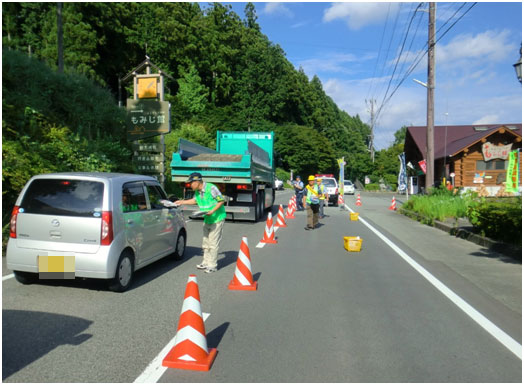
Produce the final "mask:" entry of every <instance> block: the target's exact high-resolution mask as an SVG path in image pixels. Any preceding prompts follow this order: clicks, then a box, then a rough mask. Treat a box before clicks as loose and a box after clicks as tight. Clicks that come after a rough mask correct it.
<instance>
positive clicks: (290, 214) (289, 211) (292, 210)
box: [286, 200, 295, 219]
mask: <svg viewBox="0 0 524 385" xmlns="http://www.w3.org/2000/svg"><path fill="white" fill-rule="evenodd" d="M286 219H295V207H294V206H293V201H292V200H290V201H289V203H288V205H287V211H286Z"/></svg>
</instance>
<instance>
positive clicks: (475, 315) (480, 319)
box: [345, 205, 522, 360]
mask: <svg viewBox="0 0 524 385" xmlns="http://www.w3.org/2000/svg"><path fill="white" fill-rule="evenodd" d="M345 206H346V208H347V209H348V210H349V211H351V212H352V213H353V212H354V211H353V210H351V208H349V207H348V206H347V205H345ZM358 220H359V221H361V222H362V223H363V224H364V225H366V226H367V227H368V228H369V229H370V230H371V231H373V232H374V233H375V234H376V235H377V236H378V237H379V238H380V239H382V240H383V241H384V242H385V243H386V244H387V245H388V246H389V247H391V248H392V249H393V250H394V251H395V252H396V253H397V254H398V255H400V257H402V258H403V259H404V260H405V261H406V262H407V263H409V264H410V265H411V267H413V268H414V269H415V270H416V271H417V272H418V273H419V274H420V275H422V276H423V277H424V278H426V279H427V280H428V281H429V282H430V283H431V284H432V285H433V286H435V288H437V289H438V290H439V291H440V292H441V293H442V294H444V295H445V296H446V297H447V298H448V299H449V300H450V301H451V302H453V303H454V304H455V305H457V306H458V307H459V308H460V309H461V310H462V311H463V312H464V313H466V314H467V315H468V316H469V317H470V318H471V319H472V320H473V321H475V322H476V323H477V324H479V325H480V326H481V327H482V328H483V329H484V330H486V331H487V332H488V333H489V334H491V335H492V336H493V337H495V338H496V339H497V340H498V341H499V342H500V343H501V344H502V345H504V346H505V347H506V348H507V349H508V350H509V351H510V352H512V353H513V354H515V355H516V356H517V357H518V358H520V359H521V360H522V345H521V344H519V343H518V342H517V341H515V340H514V339H513V338H511V337H510V336H509V335H508V334H506V333H505V332H504V331H503V330H502V329H500V328H499V327H498V326H497V325H495V324H494V323H493V322H491V321H490V320H489V319H487V318H486V317H485V316H483V315H482V314H481V313H479V312H478V311H477V310H476V309H475V308H473V307H472V306H471V305H470V304H468V303H467V302H466V301H464V300H463V299H462V298H461V297H459V296H458V295H457V294H455V293H454V292H453V291H452V290H451V289H449V288H448V287H447V286H446V285H444V284H443V283H442V282H440V281H439V280H438V279H437V278H435V277H434V276H433V275H431V273H430V272H429V271H427V270H426V269H424V268H423V267H422V266H421V265H419V264H418V263H417V262H415V260H413V258H411V257H410V256H409V255H407V254H406V253H405V252H404V251H402V250H401V249H400V248H399V247H398V246H397V245H395V244H394V243H393V242H392V241H390V240H389V239H388V238H387V237H386V236H385V235H383V234H382V233H381V232H380V231H378V230H377V229H375V228H374V227H373V226H371V225H370V224H369V223H368V222H367V221H366V220H364V219H363V218H362V217H361V216H359V217H358Z"/></svg>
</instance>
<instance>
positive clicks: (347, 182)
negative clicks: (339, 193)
mask: <svg viewBox="0 0 524 385" xmlns="http://www.w3.org/2000/svg"><path fill="white" fill-rule="evenodd" d="M344 186H353V183H351V181H350V180H345V181H344Z"/></svg>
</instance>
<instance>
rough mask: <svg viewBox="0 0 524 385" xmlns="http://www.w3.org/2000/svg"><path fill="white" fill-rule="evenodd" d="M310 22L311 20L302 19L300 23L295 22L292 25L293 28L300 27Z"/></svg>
mask: <svg viewBox="0 0 524 385" xmlns="http://www.w3.org/2000/svg"><path fill="white" fill-rule="evenodd" d="M308 24H309V21H301V22H299V23H296V24H293V25H292V26H291V28H300V27H305V26H306V25H308Z"/></svg>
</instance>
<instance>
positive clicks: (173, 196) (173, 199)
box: [167, 195, 178, 202]
mask: <svg viewBox="0 0 524 385" xmlns="http://www.w3.org/2000/svg"><path fill="white" fill-rule="evenodd" d="M167 199H168V200H169V201H171V202H176V201H177V200H178V197H177V196H176V195H171V196H169V198H167Z"/></svg>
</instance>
